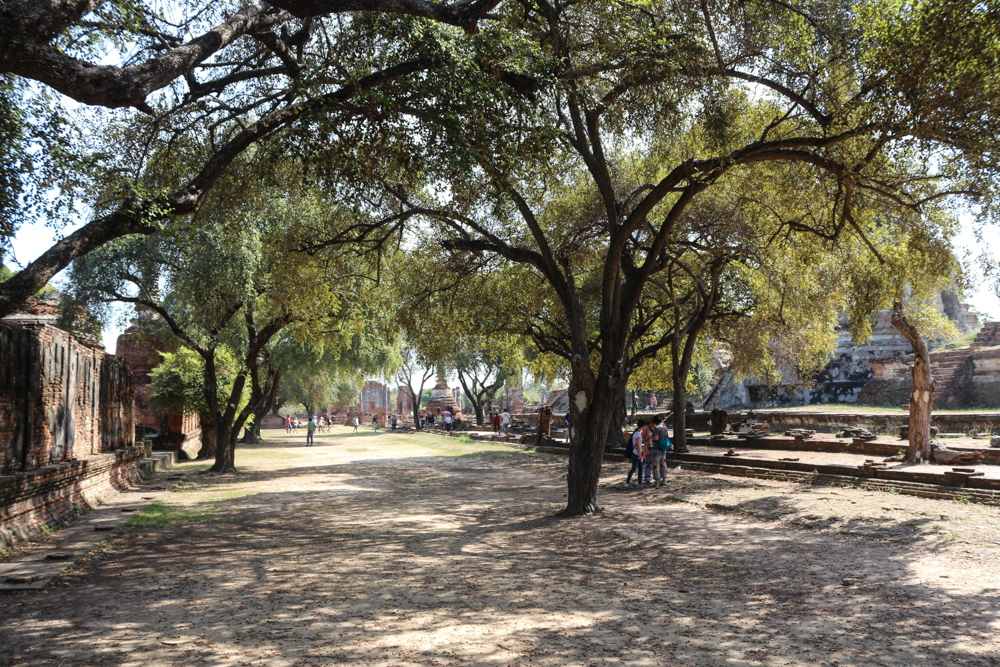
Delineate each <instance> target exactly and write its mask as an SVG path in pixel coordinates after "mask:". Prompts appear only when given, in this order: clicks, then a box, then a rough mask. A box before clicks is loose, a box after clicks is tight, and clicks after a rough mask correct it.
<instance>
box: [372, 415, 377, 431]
mask: <svg viewBox="0 0 1000 667" xmlns="http://www.w3.org/2000/svg"><path fill="white" fill-rule="evenodd" d="M372 428H373V429H375V431H376V432H377V431H378V416H377V415H372Z"/></svg>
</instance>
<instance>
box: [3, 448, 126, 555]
mask: <svg viewBox="0 0 1000 667" xmlns="http://www.w3.org/2000/svg"><path fill="white" fill-rule="evenodd" d="M142 456H143V450H142V449H141V448H139V447H127V448H124V449H120V450H118V451H114V452H108V453H104V454H96V455H94V456H87V457H83V458H80V459H77V460H74V461H65V462H62V463H55V464H52V465H47V466H42V467H40V468H34V469H32V470H27V471H24V472H18V473H15V474H13V475H2V476H0V549H7V548H10V547H11V546H13V545H15V544H17V543H19V542H22V541H24V540H28V539H31V538H33V537H36V536H38V535H40V534H41V533H42V532H44V531H45V529H47V528H51V527H54V526H57V525H59V524H62V523H66V522H67V521H70V520H71V519H72V518H73V517H74V516H75V515H76V514H77V513H78V512H79V511H80V510H82V509H86V508H90V507H93V506H94V505H96V504H98V503H99V502H100V501H101V500H102V499H104V498H106V497H108V496H110V495H112V494H114V493H117V492H119V491H121V490H123V489H126V488H128V487H129V486H130V485H132V484H135V483H136V482H138V481H139V462H140V461H141V460H142Z"/></svg>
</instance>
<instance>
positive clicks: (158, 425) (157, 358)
mask: <svg viewBox="0 0 1000 667" xmlns="http://www.w3.org/2000/svg"><path fill="white" fill-rule="evenodd" d="M163 347H164V346H163V342H162V341H161V340H160V339H159V338H158V337H157V334H156V330H155V329H154V328H153V326H152V321H151V320H150V319H149V318H148V317H147V318H142V319H138V320H136V321H135V322H134V323H133V325H132V326H130V327H129V328H128V329H126V330H125V331H124V332H123V333H122V334H121V335H120V336H118V342H117V347H116V349H115V356H116V357H120V358H121V359H124V360H126V361H127V362H128V365H129V367H131V369H132V386H133V387H134V392H135V421H136V424H138V425H139V426H141V427H143V430H144V432H146V433H149V432H153V433H155V434H156V436H155V437H154V438H153V448H154V449H157V450H161V451H175V452H178V453H183V455H186V456H187V457H189V458H194V457H196V456H197V455H198V452H199V451H200V450H201V446H202V443H201V425H200V420H199V418H198V414H197V413H194V412H185V413H184V414H175V413H166V412H157V411H156V410H154V409H153V407H152V406H151V405H150V402H149V398H150V392H151V390H152V386H151V384H150V383H151V378H150V373H151V371H152V370H153V369H154V368H156V366H157V365H158V364H159V363H160V362H161V361H163V356H162V355H161V354H160V351H161V350H163Z"/></svg>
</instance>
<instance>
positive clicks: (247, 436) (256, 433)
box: [240, 416, 263, 445]
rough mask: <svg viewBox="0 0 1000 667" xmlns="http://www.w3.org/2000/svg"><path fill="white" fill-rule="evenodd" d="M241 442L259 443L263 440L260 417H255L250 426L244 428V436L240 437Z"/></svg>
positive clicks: (246, 443) (247, 443) (248, 443)
mask: <svg viewBox="0 0 1000 667" xmlns="http://www.w3.org/2000/svg"><path fill="white" fill-rule="evenodd" d="M240 442H241V443H243V444H244V445H259V444H260V443H262V442H263V440H261V437H260V418H259V416H258V418H256V419H254V421H253V423H252V424H250V426H247V427H245V428H244V429H243V437H242V438H240Z"/></svg>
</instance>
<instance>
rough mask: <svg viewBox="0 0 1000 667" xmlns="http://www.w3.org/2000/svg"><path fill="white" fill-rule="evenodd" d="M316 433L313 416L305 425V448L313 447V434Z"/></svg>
mask: <svg viewBox="0 0 1000 667" xmlns="http://www.w3.org/2000/svg"><path fill="white" fill-rule="evenodd" d="M314 433H316V417H315V416H313V418H312V419H310V420H309V423H308V424H306V447H312V446H313V434H314Z"/></svg>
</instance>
